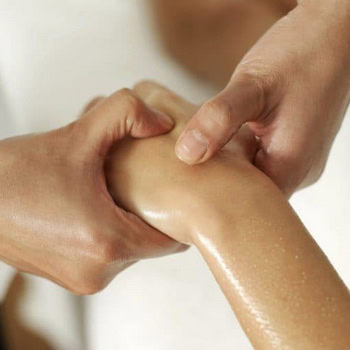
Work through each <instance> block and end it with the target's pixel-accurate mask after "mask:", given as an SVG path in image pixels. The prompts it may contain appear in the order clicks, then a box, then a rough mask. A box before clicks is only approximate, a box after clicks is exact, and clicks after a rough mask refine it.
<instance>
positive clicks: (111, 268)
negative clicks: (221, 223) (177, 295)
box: [0, 89, 186, 294]
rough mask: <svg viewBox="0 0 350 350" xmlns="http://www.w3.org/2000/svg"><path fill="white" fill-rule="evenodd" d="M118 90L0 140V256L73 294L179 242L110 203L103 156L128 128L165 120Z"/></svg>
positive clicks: (154, 129)
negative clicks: (45, 128) (69, 119)
mask: <svg viewBox="0 0 350 350" xmlns="http://www.w3.org/2000/svg"><path fill="white" fill-rule="evenodd" d="M164 118H166V117H164V115H162V114H160V113H159V112H155V111H152V110H151V109H149V108H147V107H146V106H145V105H144V104H143V103H142V101H140V100H139V99H138V98H137V97H136V96H135V94H134V93H133V92H131V91H128V90H126V89H124V90H120V91H118V92H116V93H114V94H113V95H111V96H110V97H108V98H106V99H104V101H103V102H102V103H100V104H99V105H98V106H95V108H93V109H90V110H89V111H88V112H86V113H84V115H83V117H82V118H81V119H79V120H78V121H76V122H73V123H71V124H69V125H68V126H66V127H63V128H61V129H58V130H54V131H50V132H47V133H42V134H33V135H25V136H21V137H15V138H10V139H6V140H2V141H1V142H0V158H1V167H0V187H1V191H0V213H1V215H0V242H1V244H0V259H1V260H3V261H4V262H6V263H8V264H11V265H13V266H14V267H16V268H17V269H19V270H22V271H25V272H29V273H32V274H36V275H39V276H42V277H45V278H48V279H50V280H52V281H54V282H56V283H58V284H60V285H62V286H64V287H65V288H67V289H69V290H71V291H73V292H74V293H76V294H91V293H95V292H98V291H100V290H101V289H103V288H104V287H105V286H106V285H107V284H108V283H109V282H110V281H111V280H112V279H113V278H114V277H115V276H116V275H117V274H118V273H119V272H120V271H122V270H123V269H125V268H126V267H128V266H129V265H131V264H132V263H134V262H136V261H137V260H139V259H144V258H150V257H156V256H161V255H164V254H170V253H174V252H178V251H182V250H184V249H185V248H186V247H185V246H184V245H182V244H179V243H178V242H175V241H174V240H172V239H170V238H169V237H167V236H165V235H163V234H161V233H160V232H159V231H157V230H155V229H153V228H152V227H150V226H148V225H146V224H145V223H144V222H143V221H142V220H140V219H139V218H137V217H136V216H134V215H132V214H131V213H127V212H125V211H124V210H122V209H120V208H118V207H116V206H115V203H114V202H113V199H112V198H111V197H110V195H109V193H108V191H107V189H106V184H105V178H104V173H103V165H104V160H105V156H106V154H107V152H108V150H109V149H110V147H112V145H113V144H114V142H115V141H116V140H119V139H122V138H123V137H126V136H127V135H131V136H133V137H149V136H153V135H159V134H161V133H164V132H167V131H169V129H171V127H172V124H173V123H172V122H171V121H169V120H168V119H167V118H166V119H164Z"/></svg>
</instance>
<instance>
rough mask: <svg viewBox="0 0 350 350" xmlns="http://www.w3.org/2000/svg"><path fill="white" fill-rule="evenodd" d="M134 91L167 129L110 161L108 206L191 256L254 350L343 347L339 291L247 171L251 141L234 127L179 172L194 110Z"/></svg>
mask: <svg viewBox="0 0 350 350" xmlns="http://www.w3.org/2000/svg"><path fill="white" fill-rule="evenodd" d="M136 90H137V92H138V93H139V94H141V96H142V97H143V98H144V99H145V101H146V102H147V103H150V104H151V105H152V106H153V107H154V108H156V109H158V110H161V111H163V112H165V113H167V114H169V115H171V116H172V117H173V118H174V119H175V120H176V122H177V125H176V127H175V128H174V130H173V131H172V132H171V133H169V134H167V135H163V136H160V137H156V138H151V139H146V140H138V141H135V140H129V141H127V142H123V144H119V145H118V146H117V147H116V150H115V151H114V152H112V153H111V156H110V159H109V161H108V163H107V166H106V174H107V179H108V185H109V190H110V192H111V193H112V195H113V197H114V198H115V199H116V201H117V203H119V204H121V205H122V206H123V207H124V208H125V209H127V210H130V211H132V212H134V213H136V214H138V215H139V216H141V217H142V218H143V219H144V220H145V221H146V222H148V223H149V224H151V225H152V226H154V227H156V228H157V229H159V230H160V231H162V232H164V233H166V234H167V235H169V236H170V237H172V238H174V239H175V240H178V241H181V242H183V243H188V244H195V245H196V246H197V247H198V249H199V250H200V251H201V253H202V255H203V257H204V258H205V259H206V261H207V262H208V264H209V266H210V268H211V270H212V271H213V273H214V275H215V277H216V279H217V280H218V283H219V284H220V286H221V288H222V289H223V291H224V293H225V294H226V296H227V298H228V300H229V301H230V303H231V305H232V308H233V310H234V311H235V312H236V313H237V315H238V317H239V319H240V321H241V323H242V325H243V327H244V329H245V331H246V333H247V335H248V336H249V337H250V339H251V341H252V343H253V344H254V345H255V346H256V348H258V349H271V348H274V347H275V348H278V349H280V348H283V346H284V348H287V347H288V346H289V347H290V348H293V349H294V348H297V349H299V348H306V349H322V348H324V349H326V348H327V349H329V348H337V349H338V348H339V349H342V348H346V345H345V343H346V336H347V329H346V327H348V328H349V326H348V325H349V324H350V316H349V315H350V302H349V295H348V291H347V289H346V287H345V286H344V284H343V283H342V282H341V280H340V279H339V277H338V276H337V274H336V272H335V271H334V269H333V268H332V266H331V265H330V263H329V262H328V261H327V259H326V258H325V256H324V255H323V253H322V252H321V251H320V249H319V248H318V246H317V244H316V243H315V242H314V241H313V240H312V238H311V237H310V235H309V234H308V233H307V232H306V230H305V228H304V227H303V225H302V224H301V222H300V221H299V219H298V218H297V217H296V215H295V214H294V213H293V211H292V209H291V208H290V206H289V204H288V203H287V201H286V200H285V198H284V197H283V196H282V194H281V193H280V191H279V190H278V189H277V187H276V186H275V185H274V184H273V183H272V181H271V180H269V179H268V178H267V177H266V176H265V175H263V174H262V173H261V172H260V171H258V170H257V169H256V168H255V167H254V166H252V165H251V164H250V162H251V161H252V158H253V157H254V155H255V154H256V148H255V147H256V144H255V139H254V138H252V135H251V134H250V135H249V133H245V131H244V128H242V129H241V130H240V132H239V133H238V134H236V135H235V137H234V138H233V139H232V140H231V141H230V142H229V143H228V144H227V145H226V147H225V148H224V149H223V150H222V151H221V152H219V153H218V154H217V155H216V157H215V159H213V160H211V161H209V162H206V163H204V164H201V165H199V166H188V165H186V164H184V163H183V162H181V161H179V160H178V159H177V158H176V156H175V154H174V145H175V142H176V139H177V137H178V135H179V133H180V132H181V131H182V129H183V126H184V124H185V122H186V120H188V118H189V117H190V116H191V115H193V113H195V111H196V110H197V108H196V107H195V106H191V105H189V104H188V103H187V102H185V101H184V100H182V99H180V98H179V97H176V96H175V95H173V94H171V93H170V92H167V91H166V90H165V89H164V88H160V87H158V86H157V85H152V84H141V86H140V87H139V88H137V89H136ZM245 130H246V129H245ZM348 331H350V329H348Z"/></svg>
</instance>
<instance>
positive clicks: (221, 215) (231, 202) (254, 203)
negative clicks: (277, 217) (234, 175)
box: [191, 168, 286, 251]
mask: <svg viewBox="0 0 350 350" xmlns="http://www.w3.org/2000/svg"><path fill="white" fill-rule="evenodd" d="M241 175H242V176H240V177H239V178H238V179H232V181H231V184H233V185H232V186H229V187H228V188H227V189H226V192H225V191H222V190H220V189H219V190H218V193H221V194H222V193H225V198H223V196H222V195H221V196H220V197H219V198H216V197H215V195H214V196H213V197H214V198H211V200H210V201H207V202H206V203H201V204H200V205H197V208H200V210H199V211H198V212H199V213H200V214H199V215H196V214H195V215H193V218H192V224H193V225H192V231H191V239H192V242H191V243H192V244H194V245H195V246H197V248H198V249H199V250H200V251H202V249H207V247H203V242H204V241H214V242H216V243H218V244H219V245H225V242H227V241H231V240H235V239H236V237H237V236H238V235H240V233H242V234H244V233H245V232H244V231H245V230H246V229H247V228H248V227H250V225H251V221H252V220H253V217H254V218H255V219H256V220H262V221H263V220H265V218H266V217H265V214H266V213H265V211H266V207H267V206H269V207H271V206H273V207H277V206H278V205H279V204H280V203H281V202H283V203H286V200H285V198H284V196H283V194H282V193H281V192H280V190H279V189H278V188H277V186H276V185H275V184H274V183H273V182H272V181H271V180H270V179H269V178H268V177H267V176H265V175H263V174H261V173H260V172H259V171H257V170H256V169H255V168H252V169H251V170H249V169H248V172H243V173H242V174H241ZM267 198H269V201H268V203H267V200H266V199H267Z"/></svg>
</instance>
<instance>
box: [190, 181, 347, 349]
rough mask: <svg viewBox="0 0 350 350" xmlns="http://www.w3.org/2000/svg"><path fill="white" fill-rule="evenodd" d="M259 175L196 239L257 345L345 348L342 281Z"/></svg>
mask: <svg viewBox="0 0 350 350" xmlns="http://www.w3.org/2000/svg"><path fill="white" fill-rule="evenodd" d="M258 181H259V180H258ZM263 182H264V183H261V189H260V190H257V187H255V190H254V194H253V193H250V194H248V195H244V194H242V196H243V197H242V200H241V203H242V205H241V207H240V208H239V209H237V207H235V208H233V210H232V215H231V216H230V217H228V216H227V215H226V214H224V215H223V214H222V213H217V214H213V221H214V223H213V225H212V226H211V227H210V231H209V230H207V228H204V229H203V230H198V231H197V233H196V235H195V244H196V246H197V247H198V249H199V250H200V252H201V254H202V255H203V257H204V258H205V260H206V261H207V263H208V265H209V267H210V269H211V270H212V272H213V274H214V275H215V277H216V280H217V281H218V283H219V285H220V287H221V288H222V290H223V292H224V293H225V295H226V297H227V299H228V300H229V302H230V304H231V306H232V308H233V310H234V311H235V313H236V314H237V316H238V318H239V320H240V322H241V324H242V326H243V328H244V329H245V332H246V334H247V336H248V337H249V338H250V340H251V342H252V344H253V345H254V346H255V347H256V348H257V349H275V348H276V349H347V348H349V347H350V339H349V337H348V335H349V332H350V316H349V315H350V298H349V293H348V290H347V288H346V286H345V285H344V284H343V282H342V281H341V280H340V278H339V277H338V275H337V273H336V272H335V270H334V269H333V267H332V266H331V264H330V263H329V261H328V260H327V258H326V257H325V255H324V254H323V253H322V251H321V250H320V248H319V247H318V246H317V244H316V243H315V241H314V240H313V239H312V237H311V236H310V235H309V233H308V232H307V231H306V229H305V227H304V226H303V225H302V223H301V222H300V220H299V219H298V217H297V216H296V215H295V214H294V212H293V210H292V209H291V207H290V206H289V204H288V203H287V202H286V200H285V199H284V198H283V197H282V195H281V194H280V193H279V192H278V191H277V189H276V188H275V186H274V185H273V184H269V183H268V182H265V181H263ZM248 192H249V191H248ZM232 195H234V194H232ZM235 195H237V194H235ZM247 197H248V198H247ZM249 197H250V198H249ZM225 205H228V206H229V205H230V204H229V203H228V204H225ZM225 212H226V211H225ZM216 225H217V226H216Z"/></svg>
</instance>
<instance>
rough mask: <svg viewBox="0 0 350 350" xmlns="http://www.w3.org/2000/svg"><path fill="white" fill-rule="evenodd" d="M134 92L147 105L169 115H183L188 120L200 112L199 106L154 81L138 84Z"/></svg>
mask: <svg viewBox="0 0 350 350" xmlns="http://www.w3.org/2000/svg"><path fill="white" fill-rule="evenodd" d="M134 91H135V93H136V94H137V95H138V96H139V97H140V98H141V99H142V100H143V101H144V102H145V103H146V104H148V105H149V106H151V107H152V108H155V109H157V110H160V111H162V112H164V113H166V114H168V115H181V116H182V117H184V118H186V119H188V116H190V115H192V114H194V113H195V112H196V111H197V110H198V106H196V105H194V104H192V103H190V102H188V101H186V100H185V99H184V98H182V97H180V96H179V95H177V94H176V93H174V92H173V91H171V90H169V89H167V88H166V87H164V86H163V85H161V84H159V83H156V82H153V81H149V80H146V81H142V82H140V83H138V84H136V85H135V87H134Z"/></svg>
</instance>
